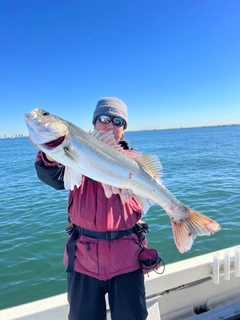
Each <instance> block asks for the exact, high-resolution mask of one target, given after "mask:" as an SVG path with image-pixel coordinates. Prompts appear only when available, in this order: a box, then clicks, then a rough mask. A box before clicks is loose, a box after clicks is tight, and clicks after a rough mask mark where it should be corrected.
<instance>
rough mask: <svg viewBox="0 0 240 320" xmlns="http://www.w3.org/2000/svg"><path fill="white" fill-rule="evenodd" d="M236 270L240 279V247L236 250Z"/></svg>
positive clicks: (236, 274) (236, 275)
mask: <svg viewBox="0 0 240 320" xmlns="http://www.w3.org/2000/svg"><path fill="white" fill-rule="evenodd" d="M234 256H235V257H234V268H235V272H234V275H235V277H240V247H236V248H235V250H234Z"/></svg>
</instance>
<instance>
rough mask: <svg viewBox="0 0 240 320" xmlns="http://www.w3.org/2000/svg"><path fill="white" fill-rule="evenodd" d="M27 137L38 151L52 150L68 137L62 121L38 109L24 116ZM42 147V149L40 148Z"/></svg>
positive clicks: (64, 123)
mask: <svg viewBox="0 0 240 320" xmlns="http://www.w3.org/2000/svg"><path fill="white" fill-rule="evenodd" d="M24 120H25V122H26V124H27V127H28V131H29V137H30V139H31V140H32V142H33V143H34V144H36V145H38V146H39V147H40V149H43V147H44V148H46V149H52V148H55V147H57V146H58V145H60V144H61V143H62V142H63V141H64V140H65V139H66V136H67V135H68V131H69V130H68V125H67V122H66V121H64V120H63V119H61V118H59V117H57V116H55V115H53V114H51V113H49V112H47V111H45V110H42V109H39V108H36V109H33V110H32V111H31V112H30V113H29V114H25V115H24ZM41 146H42V148H41Z"/></svg>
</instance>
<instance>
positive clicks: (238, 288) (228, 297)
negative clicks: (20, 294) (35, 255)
mask: <svg viewBox="0 0 240 320" xmlns="http://www.w3.org/2000/svg"><path fill="white" fill-rule="evenodd" d="M239 299H240V246H237V247H232V248H229V249H227V250H221V251H218V252H213V253H209V254H205V255H202V256H198V257H195V258H191V259H187V260H183V261H180V262H176V263H173V264H169V265H167V266H166V270H165V272H164V273H163V274H162V275H158V274H156V273H154V272H151V273H150V274H149V275H148V276H146V301H147V307H148V313H149V315H148V320H176V319H177V320H187V319H188V320H203V319H204V320H210V319H211V320H217V319H219V320H220V319H221V320H222V319H229V320H230V319H231V320H234V319H240V300H239ZM106 300H107V299H106ZM107 309H108V308H107ZM107 314H108V315H107V320H111V317H110V313H109V311H108V313H107ZM67 315H68V304H67V294H66V293H64V294H61V295H58V296H54V297H50V298H46V299H43V300H39V301H35V302H31V303H28V304H24V305H20V306H16V307H13V308H9V309H5V310H1V311H0V319H1V320H45V319H46V320H55V319H56V320H66V319H67ZM123 320H124V319H123Z"/></svg>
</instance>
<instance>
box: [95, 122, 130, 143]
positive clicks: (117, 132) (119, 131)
mask: <svg viewBox="0 0 240 320" xmlns="http://www.w3.org/2000/svg"><path fill="white" fill-rule="evenodd" d="M94 128H95V129H96V130H97V131H102V132H108V131H111V130H112V131H113V134H114V138H115V140H116V142H119V141H120V140H121V138H122V136H123V133H124V125H123V126H121V127H118V126H116V125H114V124H113V123H112V121H111V122H109V123H102V122H100V121H99V120H98V119H97V121H96V123H95V124H94Z"/></svg>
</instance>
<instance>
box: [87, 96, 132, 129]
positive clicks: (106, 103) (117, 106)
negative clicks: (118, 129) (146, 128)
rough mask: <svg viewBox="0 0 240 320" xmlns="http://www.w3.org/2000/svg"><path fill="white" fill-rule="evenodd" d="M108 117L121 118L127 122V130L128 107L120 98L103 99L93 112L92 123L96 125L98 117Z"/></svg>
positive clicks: (125, 126)
mask: <svg viewBox="0 0 240 320" xmlns="http://www.w3.org/2000/svg"><path fill="white" fill-rule="evenodd" d="M100 115H106V116H110V117H120V118H122V119H124V120H125V125H124V129H126V128H127V122H128V113H127V106H126V105H125V103H124V102H122V100H120V99H118V98H102V99H100V100H99V101H98V103H97V105H96V108H95V110H94V112H93V120H92V123H93V124H95V122H96V120H97V117H98V116H100Z"/></svg>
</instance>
